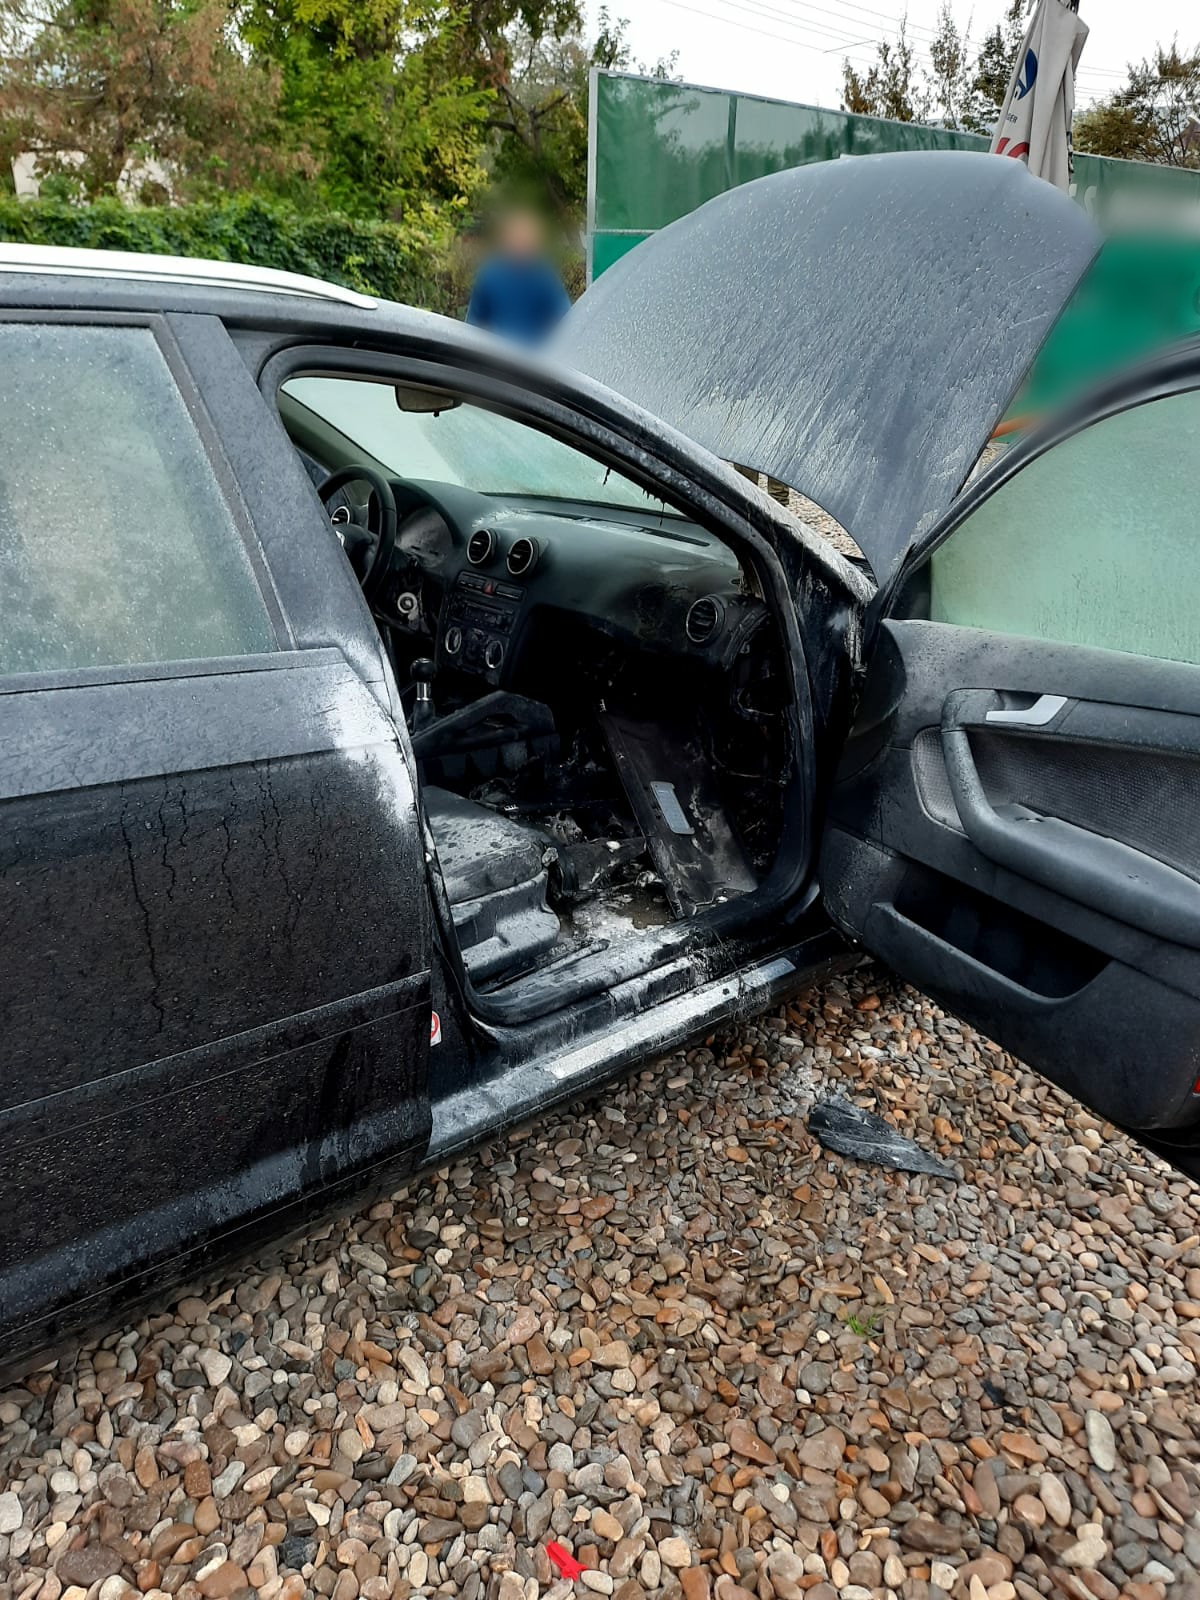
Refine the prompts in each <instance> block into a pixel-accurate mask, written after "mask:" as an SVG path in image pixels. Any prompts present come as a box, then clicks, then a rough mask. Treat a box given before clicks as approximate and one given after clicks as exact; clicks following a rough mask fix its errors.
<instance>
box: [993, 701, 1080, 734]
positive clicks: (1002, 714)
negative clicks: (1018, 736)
mask: <svg viewBox="0 0 1200 1600" xmlns="http://www.w3.org/2000/svg"><path fill="white" fill-rule="evenodd" d="M1066 704H1067V697H1066V695H1065V694H1040V695H1038V697H1037V699H1036V700H1035V701H1034V702H1033V704H1032V705H1031V706H1025V707H1024V709H1023V710H1020V711H1009V710H1006V709H1001V710H995V709H993V710H991V711H989V712H988V713H987V714H986V717H985V719H984V720H985V721H987V722H991V723H1002V724H1004V725H1005V726H1006V727H1009V728H1044V727H1045V726H1046V724H1047V723H1050V722H1053V721H1054V719H1055V717H1056V716H1057V715H1058V713H1059V712H1060V711H1061V710H1062V708H1063V707H1064V706H1065V705H1066Z"/></svg>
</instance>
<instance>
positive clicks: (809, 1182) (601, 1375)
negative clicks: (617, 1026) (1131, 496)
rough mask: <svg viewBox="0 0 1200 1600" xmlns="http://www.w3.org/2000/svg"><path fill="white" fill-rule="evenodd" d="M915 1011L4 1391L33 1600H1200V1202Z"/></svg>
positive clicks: (639, 1120) (635, 1097) (289, 1260)
mask: <svg viewBox="0 0 1200 1600" xmlns="http://www.w3.org/2000/svg"><path fill="white" fill-rule="evenodd" d="M887 981H888V980H886V979H885V978H883V977H882V975H879V974H875V973H872V971H871V970H870V969H865V970H864V971H863V972H862V973H859V974H856V975H854V976H852V977H851V978H849V979H845V980H836V981H831V982H827V983H825V984H824V985H823V986H821V987H820V988H817V989H815V990H813V991H812V992H811V993H810V994H809V995H808V996H807V997H806V998H805V999H804V1000H802V1001H800V1002H798V1003H797V1004H795V1005H794V1006H791V1007H789V1008H787V1009H786V1010H785V1011H783V1012H781V1013H779V1014H776V1015H774V1016H767V1017H763V1018H761V1019H759V1020H758V1021H757V1022H755V1023H753V1024H751V1025H749V1026H747V1027H744V1028H742V1029H740V1030H738V1031H737V1032H736V1033H731V1034H730V1035H729V1036H727V1037H721V1036H718V1037H716V1038H715V1039H713V1040H710V1041H709V1042H708V1043H707V1044H705V1045H704V1046H702V1047H698V1048H695V1049H692V1050H690V1051H687V1052H685V1053H680V1054H678V1055H676V1056H674V1057H672V1058H671V1059H669V1060H668V1061H666V1062H663V1063H659V1064H658V1065H656V1066H653V1067H650V1068H647V1069H646V1070H645V1071H643V1072H641V1073H640V1074H639V1075H637V1076H636V1077H635V1078H633V1079H630V1080H629V1081H627V1082H626V1083H625V1084H624V1085H622V1086H620V1087H619V1088H617V1089H614V1090H612V1091H611V1092H610V1093H609V1094H608V1095H607V1096H605V1097H603V1098H601V1099H597V1100H593V1101H592V1102H591V1103H588V1104H584V1105H581V1106H578V1107H575V1108H573V1109H572V1110H571V1111H570V1112H568V1113H564V1114H559V1115H557V1116H555V1117H553V1118H552V1119H549V1120H547V1121H546V1122H545V1123H544V1124H540V1125H538V1126H536V1127H534V1128H533V1129H531V1130H526V1131H523V1132H521V1133H520V1134H518V1135H515V1136H513V1137H512V1138H510V1139H508V1140H505V1141H501V1142H497V1143H494V1144H493V1145H491V1146H489V1147H488V1148H487V1149H485V1150H484V1151H482V1152H481V1153H480V1154H479V1156H478V1157H477V1158H476V1159H474V1160H472V1161H469V1162H467V1161H464V1162H462V1163H461V1164H460V1165H458V1166H455V1167H454V1168H453V1169H450V1170H447V1171H443V1172H441V1173H438V1174H436V1175H435V1176H434V1177H432V1178H430V1179H428V1180H426V1181H424V1182H421V1183H417V1184H414V1185H412V1186H411V1187H410V1188H408V1189H406V1190H404V1191H402V1192H401V1193H399V1194H396V1195H394V1196H392V1197H391V1198H390V1199H380V1200H379V1201H378V1202H376V1203H375V1204H373V1205H372V1206H371V1207H370V1208H369V1209H367V1210H365V1211H363V1212H362V1213H361V1214H359V1215H356V1216H353V1217H351V1218H348V1219H342V1220H340V1221H338V1222H337V1223H335V1224H333V1225H332V1226H329V1227H326V1228H323V1229H320V1230H318V1231H317V1232H315V1233H314V1234H312V1235H311V1236H310V1237H309V1238H308V1239H306V1240H305V1241H304V1242H303V1243H302V1244H299V1245H295V1246H293V1247H291V1248H290V1249H289V1251H288V1252H287V1254H286V1256H285V1257H284V1259H283V1261H282V1263H281V1264H274V1265H273V1264H272V1263H271V1262H270V1261H267V1260H264V1261H263V1262H261V1263H259V1264H257V1265H256V1266H254V1267H251V1268H249V1269H245V1270H243V1271H241V1272H239V1273H238V1274H236V1275H233V1276H230V1277H228V1278H226V1279H225V1280H224V1281H223V1282H218V1283H216V1284H208V1285H205V1286H202V1287H201V1288H199V1289H197V1290H196V1291H195V1292H193V1293H190V1294H188V1295H187V1296H185V1297H184V1298H182V1299H180V1300H179V1301H178V1302H177V1303H176V1304H174V1305H173V1306H171V1307H170V1308H169V1309H166V1310H163V1311H161V1312H159V1313H158V1314H156V1315H153V1316H150V1317H148V1318H145V1319H143V1320H142V1321H141V1322H139V1323H137V1324H136V1325H134V1326H131V1327H128V1328H119V1329H116V1330H113V1331H111V1332H110V1333H108V1334H107V1335H106V1336H104V1337H101V1338H99V1339H97V1340H95V1341H94V1342H92V1343H90V1344H88V1345H87V1346H86V1347H85V1348H84V1349H83V1350H82V1351H81V1352H80V1353H79V1354H78V1356H77V1357H76V1358H74V1359H72V1360H71V1361H69V1362H64V1363H63V1364H62V1365H61V1367H60V1368H58V1369H56V1370H46V1371H42V1372H38V1373H35V1374H32V1375H31V1376H29V1378H28V1379H27V1380H26V1383H25V1384H24V1386H23V1387H16V1388H12V1389H10V1390H9V1391H8V1392H7V1393H5V1394H3V1395H0V1591H2V1593H3V1595H4V1596H5V1597H6V1600H7V1597H8V1596H9V1595H17V1594H19V1595H23V1596H28V1597H30V1600H32V1597H33V1596H38V1597H39V1600H59V1597H60V1596H65V1597H66V1600H84V1596H85V1594H86V1595H91V1596H99V1597H100V1600H119V1597H121V1596H125V1595H132V1594H133V1593H134V1592H135V1591H136V1590H141V1591H143V1592H145V1593H148V1594H150V1595H152V1596H158V1595H160V1594H163V1593H166V1594H175V1595H179V1596H183V1597H185V1600H194V1597H198V1596H204V1597H220V1596H233V1595H243V1594H251V1593H253V1592H254V1591H257V1593H258V1594H259V1595H261V1596H263V1597H264V1600H274V1597H281V1600H300V1597H301V1596H304V1595H308V1594H319V1595H330V1594H332V1595H333V1596H335V1600H354V1597H356V1596H362V1597H363V1600H385V1597H388V1596H397V1597H401V1600H403V1597H404V1596H407V1595H408V1594H409V1593H412V1592H423V1593H430V1592H433V1591H435V1590H436V1591H441V1592H443V1593H446V1594H454V1595H461V1596H462V1597H463V1600H476V1597H480V1600H484V1597H486V1600H535V1597H537V1596H540V1597H542V1600H566V1597H567V1596H568V1595H571V1594H572V1593H573V1592H574V1593H576V1594H578V1595H579V1596H580V1597H581V1600H586V1597H587V1596H588V1594H589V1593H595V1594H599V1595H609V1594H615V1595H617V1596H618V1597H619V1600H643V1597H662V1600H679V1597H680V1596H682V1597H683V1600H708V1597H709V1596H710V1595H712V1596H715V1597H716V1600H748V1597H750V1596H757V1597H758V1600H772V1597H773V1596H775V1597H778V1600H797V1597H798V1596H800V1594H801V1592H802V1591H807V1594H808V1596H809V1600H835V1597H837V1596H840V1597H841V1600H871V1597H872V1596H887V1595H893V1596H901V1597H905V1600H940V1597H941V1596H942V1595H951V1596H954V1597H955V1600H1017V1597H1020V1600H1035V1597H1037V1596H1039V1595H1058V1594H1061V1595H1063V1596H1068V1597H1071V1600H1116V1597H1117V1596H1118V1594H1122V1593H1123V1594H1125V1595H1128V1596H1131V1597H1132V1600H1163V1597H1165V1596H1168V1595H1169V1596H1170V1597H1171V1600H1185V1597H1187V1600H1192V1597H1196V1596H1198V1595H1200V1580H1198V1578H1197V1569H1198V1568H1200V1514H1198V1508H1200V1482H1198V1467H1200V1442H1198V1436H1200V1390H1198V1386H1197V1382H1196V1368H1197V1365H1198V1364H1200V1190H1197V1189H1196V1188H1195V1187H1194V1186H1192V1185H1191V1184H1190V1183H1189V1182H1188V1181H1187V1180H1186V1179H1183V1178H1181V1177H1179V1176H1178V1175H1177V1174H1175V1173H1173V1172H1172V1171H1171V1170H1170V1169H1169V1168H1167V1167H1165V1166H1163V1165H1162V1164H1161V1163H1159V1162H1158V1161H1157V1160H1155V1159H1154V1158H1153V1157H1150V1156H1148V1155H1146V1154H1144V1153H1143V1152H1142V1151H1141V1150H1140V1149H1139V1148H1138V1147H1137V1146H1136V1145H1134V1144H1133V1143H1131V1142H1130V1141H1129V1140H1127V1139H1125V1138H1123V1137H1121V1136H1119V1135H1117V1134H1115V1133H1113V1131H1112V1130H1111V1129H1109V1128H1106V1127H1104V1126H1103V1125H1101V1124H1099V1123H1098V1122H1097V1121H1096V1119H1094V1118H1093V1117H1092V1116H1090V1115H1089V1114H1088V1113H1086V1112H1085V1111H1083V1110H1082V1109H1081V1108H1080V1107H1079V1106H1078V1105H1077V1104H1075V1103H1074V1102H1072V1101H1070V1100H1068V1099H1067V1098H1066V1097H1065V1096H1062V1095H1060V1094H1058V1093H1057V1092H1056V1091H1054V1090H1052V1089H1049V1088H1048V1087H1046V1086H1045V1085H1044V1084H1043V1083H1041V1082H1040V1080H1038V1079H1037V1078H1035V1077H1034V1076H1033V1075H1032V1074H1031V1073H1029V1072H1028V1071H1026V1070H1025V1069H1024V1068H1022V1067H1021V1066H1019V1065H1018V1064H1017V1063H1015V1062H1013V1061H1012V1060H1011V1059H1010V1058H1009V1057H1007V1056H1006V1055H1004V1054H1003V1053H1002V1052H1000V1051H999V1050H997V1049H995V1048H994V1047H993V1046H991V1045H990V1044H988V1043H987V1042H986V1041H984V1040H982V1039H980V1038H979V1037H978V1036H977V1035H975V1034H974V1033H972V1032H971V1030H969V1029H966V1028H964V1027H962V1026H961V1025H960V1024H958V1023H957V1022H955V1021H953V1020H952V1019H950V1018H948V1017H946V1016H945V1015H943V1014H942V1013H940V1012H939V1011H938V1010H937V1009H936V1008H935V1007H934V1006H932V1005H931V1004H930V1003H929V1002H928V1001H926V1000H924V999H923V998H922V997H921V996H919V995H918V994H916V993H915V992H914V991H912V990H908V989H903V990H897V991H893V990H892V989H890V988H888V987H886V984H887ZM827 1085H833V1086H836V1087H840V1088H841V1089H843V1090H844V1091H846V1092H848V1093H849V1094H851V1095H852V1096H853V1097H854V1098H855V1099H856V1100H857V1101H859V1103H861V1104H864V1105H868V1106H871V1107H874V1108H876V1109H879V1110H881V1111H883V1112H885V1113H886V1115H887V1116H888V1117H889V1118H891V1119H892V1120H893V1121H894V1122H895V1123H896V1124H897V1125H898V1126H899V1127H901V1128H902V1129H903V1130H904V1131H905V1132H907V1133H909V1134H911V1135H912V1136H914V1137H916V1138H917V1139H918V1140H919V1141H920V1142H921V1143H922V1144H923V1145H926V1146H928V1147H929V1148H931V1149H936V1150H937V1151H938V1152H939V1153H940V1154H941V1155H942V1156H943V1157H944V1158H946V1159H948V1160H949V1162H950V1163H951V1164H952V1166H953V1167H954V1169H955V1171H956V1173H958V1174H959V1177H958V1181H957V1182H954V1183H951V1182H948V1181H946V1180H940V1179H932V1178H929V1177H907V1176H900V1175H897V1174H895V1173H892V1172H888V1171H884V1170H881V1169H878V1168H871V1167H867V1166H863V1165H860V1164H858V1163H856V1162H852V1161H847V1160H843V1159H841V1158H839V1157H835V1156H831V1155H828V1154H826V1153H825V1152H823V1151H822V1150H820V1149H819V1148H818V1147H817V1146H816V1145H815V1144H814V1143H813V1141H812V1140H811V1139H810V1137H809V1135H808V1134H807V1132H806V1128H805V1122H804V1117H805V1113H806V1111H807V1109H808V1107H809V1106H810V1104H811V1102H812V1099H813V1097H814V1094H816V1093H818V1092H820V1091H821V1090H822V1088H823V1087H824V1086H827ZM548 1541H556V1542H557V1543H558V1544H559V1545H560V1546H562V1547H564V1548H565V1549H566V1550H568V1551H570V1552H573V1554H574V1556H575V1557H576V1558H578V1560H579V1561H580V1562H581V1563H582V1564H583V1565H584V1567H585V1568H586V1569H587V1570H586V1571H585V1572H584V1574H583V1576H582V1578H581V1579H580V1580H579V1582H578V1583H577V1584H571V1583H568V1582H566V1581H564V1580H563V1579H561V1578H559V1577H558V1576H557V1575H556V1573H555V1570H554V1568H553V1566H552V1564H551V1560H550V1556H549V1554H548V1552H547V1544H548Z"/></svg>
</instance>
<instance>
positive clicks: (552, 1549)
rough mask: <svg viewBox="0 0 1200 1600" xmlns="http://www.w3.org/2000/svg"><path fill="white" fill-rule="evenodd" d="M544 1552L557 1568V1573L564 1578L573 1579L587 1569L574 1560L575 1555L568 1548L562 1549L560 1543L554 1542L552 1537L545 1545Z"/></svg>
mask: <svg viewBox="0 0 1200 1600" xmlns="http://www.w3.org/2000/svg"><path fill="white" fill-rule="evenodd" d="M546 1554H547V1555H548V1556H549V1557H550V1559H551V1561H552V1562H553V1563H554V1565H555V1566H556V1567H557V1568H558V1570H559V1573H560V1574H561V1575H562V1576H563V1577H564V1578H571V1579H574V1578H577V1577H578V1576H579V1574H580V1573H581V1572H586V1571H587V1568H586V1567H585V1566H583V1565H582V1564H581V1563H580V1562H578V1561H576V1559H575V1557H574V1556H573V1555H572V1554H571V1552H570V1551H569V1550H564V1549H563V1547H562V1545H560V1544H556V1543H555V1542H554V1540H553V1539H551V1540H550V1542H549V1544H547V1546H546Z"/></svg>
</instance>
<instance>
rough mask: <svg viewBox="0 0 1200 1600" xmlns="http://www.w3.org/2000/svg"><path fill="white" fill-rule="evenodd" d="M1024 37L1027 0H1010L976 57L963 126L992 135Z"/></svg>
mask: <svg viewBox="0 0 1200 1600" xmlns="http://www.w3.org/2000/svg"><path fill="white" fill-rule="evenodd" d="M1024 37H1025V0H1009V4H1008V6H1007V8H1006V10H1005V12H1004V16H1003V17H1002V18H1001V20H1000V21H999V22H997V23H996V25H995V27H994V28H993V29H992V30H991V32H990V33H988V34H986V35H985V36H984V40H983V43H982V45H980V47H979V54H978V55H977V56H976V57H975V72H974V76H973V77H972V79H971V85H970V89H969V92H968V94H967V100H966V105H965V106H964V108H963V115H962V126H963V127H964V128H966V129H967V131H968V132H969V133H982V134H986V135H987V136H988V137H989V138H990V137H991V135H992V134H993V133H994V132H995V130H996V123H997V122H998V121H999V118H1000V111H1001V108H1002V106H1003V105H1004V97H1005V95H1006V94H1007V93H1008V85H1009V80H1010V79H1011V77H1012V69H1013V66H1014V64H1015V62H1016V59H1017V52H1018V51H1019V50H1020V48H1021V42H1022V40H1023V39H1024Z"/></svg>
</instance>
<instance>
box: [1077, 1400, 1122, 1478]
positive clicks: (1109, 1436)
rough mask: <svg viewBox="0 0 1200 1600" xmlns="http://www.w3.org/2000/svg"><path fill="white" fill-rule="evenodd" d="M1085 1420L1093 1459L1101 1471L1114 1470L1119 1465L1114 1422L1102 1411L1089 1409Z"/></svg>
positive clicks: (1088, 1444)
mask: <svg viewBox="0 0 1200 1600" xmlns="http://www.w3.org/2000/svg"><path fill="white" fill-rule="evenodd" d="M1083 1422H1084V1427H1085V1429H1086V1431H1087V1446H1088V1450H1089V1451H1090V1453H1091V1457H1092V1460H1093V1461H1094V1462H1095V1463H1096V1466H1097V1467H1098V1468H1099V1469H1100V1471H1101V1472H1112V1471H1113V1470H1114V1468H1115V1467H1116V1465H1117V1444H1116V1440H1115V1439H1114V1438H1113V1431H1112V1423H1111V1422H1109V1420H1108V1418H1107V1417H1106V1416H1105V1415H1104V1413H1103V1412H1102V1411H1088V1412H1087V1413H1086V1414H1085V1415H1084V1419H1083Z"/></svg>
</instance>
